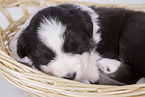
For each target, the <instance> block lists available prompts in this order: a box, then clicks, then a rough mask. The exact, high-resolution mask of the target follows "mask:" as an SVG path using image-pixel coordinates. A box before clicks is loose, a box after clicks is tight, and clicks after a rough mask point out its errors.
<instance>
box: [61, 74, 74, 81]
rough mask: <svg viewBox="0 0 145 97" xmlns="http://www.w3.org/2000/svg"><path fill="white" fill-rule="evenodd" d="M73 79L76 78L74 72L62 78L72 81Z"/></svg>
mask: <svg viewBox="0 0 145 97" xmlns="http://www.w3.org/2000/svg"><path fill="white" fill-rule="evenodd" d="M75 77H76V72H75V73H69V74H67V75H66V76H65V77H63V78H65V79H70V80H73V79H75Z"/></svg>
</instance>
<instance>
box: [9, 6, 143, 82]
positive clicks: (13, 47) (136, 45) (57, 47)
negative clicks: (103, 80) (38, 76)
mask: <svg viewBox="0 0 145 97" xmlns="http://www.w3.org/2000/svg"><path fill="white" fill-rule="evenodd" d="M24 25H25V26H24V27H22V28H21V30H20V31H19V32H18V33H17V34H16V36H15V37H14V38H13V39H12V41H11V43H10V55H11V56H12V57H13V58H15V59H16V60H18V61H20V62H24V63H29V64H34V65H35V67H36V68H38V69H40V70H42V71H44V72H46V73H48V74H52V75H55V76H58V77H64V78H68V79H72V80H76V81H82V82H85V83H89V82H91V83H95V82H96V81H98V80H99V74H100V72H99V70H98V68H99V67H100V68H101V69H102V70H103V72H105V74H106V75H107V76H109V77H110V78H112V79H115V80H118V81H121V82H124V83H127V84H132V83H136V81H137V80H139V78H141V77H145V71H144V69H145V65H144V64H145V44H144V42H145V32H144V31H145V14H144V13H142V12H135V11H130V10H125V9H120V8H94V7H91V8H89V7H86V6H83V5H79V4H61V5H57V6H51V7H48V8H45V9H42V10H40V11H39V12H38V13H36V14H35V15H34V16H32V17H31V18H30V19H28V21H27V22H26V23H25V24H24Z"/></svg>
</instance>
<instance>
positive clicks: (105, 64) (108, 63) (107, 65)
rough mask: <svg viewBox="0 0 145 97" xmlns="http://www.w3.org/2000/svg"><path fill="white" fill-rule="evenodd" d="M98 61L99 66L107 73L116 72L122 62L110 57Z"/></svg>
mask: <svg viewBox="0 0 145 97" xmlns="http://www.w3.org/2000/svg"><path fill="white" fill-rule="evenodd" d="M98 63H99V68H100V69H101V70H103V71H104V72H105V73H107V74H109V73H113V72H115V71H116V70H117V69H118V68H119V66H120V64H121V62H120V61H117V60H115V59H108V58H103V59H102V60H100V61H99V62H98Z"/></svg>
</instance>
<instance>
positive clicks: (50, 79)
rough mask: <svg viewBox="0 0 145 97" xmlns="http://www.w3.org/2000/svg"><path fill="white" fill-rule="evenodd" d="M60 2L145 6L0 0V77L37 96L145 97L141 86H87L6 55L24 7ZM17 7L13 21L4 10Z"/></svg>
mask: <svg viewBox="0 0 145 97" xmlns="http://www.w3.org/2000/svg"><path fill="white" fill-rule="evenodd" d="M60 3H81V4H84V5H88V6H89V5H95V6H96V7H98V6H105V7H110V6H117V7H124V8H129V9H133V10H141V11H145V4H140V5H111V4H107V5H106V4H97V3H90V2H88V3H86V2H76V1H70V0H0V10H1V11H2V13H3V14H4V16H5V17H6V18H7V20H8V21H9V23H10V24H9V26H8V27H7V28H6V29H2V28H1V27H0V74H1V75H3V76H4V77H5V78H6V79H7V80H8V81H9V82H10V83H12V84H14V85H15V86H17V87H19V88H21V89H23V90H25V91H27V92H29V93H31V94H33V95H36V96H38V97H48V96H50V97H96V96H98V97H108V96H113V97H122V96H123V97H126V96H131V97H133V96H135V97H137V96H140V97H141V96H142V97H144V96H145V84H136V85H126V86H109V85H108V86H107V85H90V84H83V83H80V82H75V81H71V80H67V79H63V78H58V77H54V76H49V75H46V74H44V73H42V72H40V71H37V70H34V69H32V68H30V67H27V66H25V65H23V64H21V63H19V62H17V61H15V60H14V59H12V58H11V57H10V56H8V45H9V42H10V40H11V39H12V38H13V36H14V35H15V34H16V33H17V32H18V31H19V26H20V25H22V24H23V23H24V22H25V21H26V19H27V18H28V17H29V16H30V14H29V13H28V10H27V8H26V7H27V6H33V7H36V6H37V7H40V8H43V7H45V6H49V5H55V4H60ZM10 7H20V8H21V9H22V11H23V13H24V16H23V17H22V18H20V19H19V20H16V21H14V20H13V19H12V17H11V15H10V13H9V12H8V10H7V8H10Z"/></svg>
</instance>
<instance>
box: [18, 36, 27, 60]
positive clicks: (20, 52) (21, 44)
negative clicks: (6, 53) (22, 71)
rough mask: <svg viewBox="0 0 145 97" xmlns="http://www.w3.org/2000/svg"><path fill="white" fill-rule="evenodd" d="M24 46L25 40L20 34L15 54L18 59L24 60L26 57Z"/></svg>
mask: <svg viewBox="0 0 145 97" xmlns="http://www.w3.org/2000/svg"><path fill="white" fill-rule="evenodd" d="M26 45H27V44H26V40H25V38H24V37H23V35H22V34H21V35H20V37H19V38H18V42H17V53H18V55H19V57H20V58H24V57H25V56H26Z"/></svg>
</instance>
